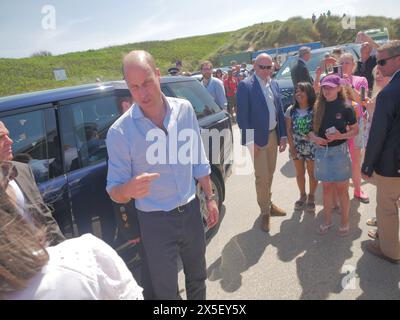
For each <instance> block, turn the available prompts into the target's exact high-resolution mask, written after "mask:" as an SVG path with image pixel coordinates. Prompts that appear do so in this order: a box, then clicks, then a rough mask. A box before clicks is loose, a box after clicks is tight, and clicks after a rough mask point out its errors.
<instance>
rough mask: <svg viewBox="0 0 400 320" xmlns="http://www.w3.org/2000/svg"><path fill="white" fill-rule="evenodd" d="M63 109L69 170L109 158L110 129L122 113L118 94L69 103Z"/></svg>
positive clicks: (64, 144)
mask: <svg viewBox="0 0 400 320" xmlns="http://www.w3.org/2000/svg"><path fill="white" fill-rule="evenodd" d="M60 112H61V119H62V122H63V124H62V134H63V150H64V157H65V162H66V169H67V171H68V172H69V171H73V170H75V169H79V168H84V167H87V166H90V165H93V164H96V163H99V162H101V161H104V160H106V159H107V148H106V143H105V139H106V135H107V131H108V128H109V127H110V126H111V124H112V123H113V122H114V121H115V120H116V119H117V118H118V117H119V111H118V108H117V103H116V98H115V97H114V96H107V97H100V98H95V99H91V100H87V101H82V102H77V103H71V104H66V105H63V106H62V108H61V109H60Z"/></svg>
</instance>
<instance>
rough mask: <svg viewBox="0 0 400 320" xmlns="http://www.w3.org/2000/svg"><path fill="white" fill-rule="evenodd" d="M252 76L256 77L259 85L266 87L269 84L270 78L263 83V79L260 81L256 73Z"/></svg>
mask: <svg viewBox="0 0 400 320" xmlns="http://www.w3.org/2000/svg"><path fill="white" fill-rule="evenodd" d="M254 75H255V76H256V78H257V80H258V82H259V83H260V85H262V86H264V87H267V86H269V85H270V84H271V78H269V79H268V80H267V81H264V80H263V79H261V78H260V77H259V76H258V75H257V74H256V73H254Z"/></svg>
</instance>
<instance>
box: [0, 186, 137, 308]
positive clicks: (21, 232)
mask: <svg viewBox="0 0 400 320" xmlns="http://www.w3.org/2000/svg"><path fill="white" fill-rule="evenodd" d="M1 185H2V187H0V299H6V300H21V299H22V300H102V299H143V296H142V289H141V288H140V287H139V286H138V285H137V284H136V281H135V280H134V279H133V277H132V274H131V272H130V271H129V270H128V268H127V267H126V265H125V264H124V262H123V261H122V259H121V258H120V257H119V256H118V254H117V253H116V252H115V251H114V250H113V249H112V248H111V247H110V246H108V245H107V244H106V243H105V242H103V241H101V240H100V239H97V238H96V237H94V236H93V235H90V234H86V235H83V236H81V237H79V238H75V239H69V240H65V241H64V242H62V243H60V244H58V245H56V246H54V247H48V246H47V243H46V240H45V239H46V230H45V228H40V227H38V226H37V225H34V224H32V223H29V221H27V220H26V219H25V218H24V217H23V216H22V215H21V210H23V208H19V207H18V206H17V205H16V203H15V201H13V200H12V198H10V197H9V196H8V194H7V192H6V191H5V190H6V189H5V188H4V186H5V185H7V180H5V181H4V180H3V179H2V183H1Z"/></svg>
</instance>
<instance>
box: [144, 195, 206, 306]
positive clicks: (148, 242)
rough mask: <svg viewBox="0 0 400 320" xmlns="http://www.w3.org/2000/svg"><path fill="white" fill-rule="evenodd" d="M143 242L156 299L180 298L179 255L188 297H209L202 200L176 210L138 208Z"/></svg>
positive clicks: (196, 298) (198, 298) (191, 298)
mask: <svg viewBox="0 0 400 320" xmlns="http://www.w3.org/2000/svg"><path fill="white" fill-rule="evenodd" d="M138 218H139V224H140V230H141V234H142V244H143V248H144V252H145V255H146V258H147V263H148V266H149V272H150V278H151V282H152V284H153V289H154V294H155V298H156V299H160V300H176V299H179V296H178V294H177V285H178V255H179V256H180V257H181V259H182V263H183V270H184V273H185V281H186V296H187V299H188V300H204V299H205V298H206V285H205V280H206V278H207V272H206V261H205V250H206V244H205V234H204V227H203V220H202V216H201V213H200V205H199V200H198V199H197V198H196V199H195V200H193V201H191V202H190V203H188V204H187V205H186V206H183V207H179V208H177V209H174V210H172V211H168V212H166V211H155V212H143V211H140V210H138Z"/></svg>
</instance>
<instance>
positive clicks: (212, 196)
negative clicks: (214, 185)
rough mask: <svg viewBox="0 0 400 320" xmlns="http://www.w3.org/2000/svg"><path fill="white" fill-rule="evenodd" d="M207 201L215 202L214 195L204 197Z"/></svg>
mask: <svg viewBox="0 0 400 320" xmlns="http://www.w3.org/2000/svg"><path fill="white" fill-rule="evenodd" d="M206 200H207V201H212V200H217V197H216V195H215V193H212V194H210V195H209V196H207V195H206Z"/></svg>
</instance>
